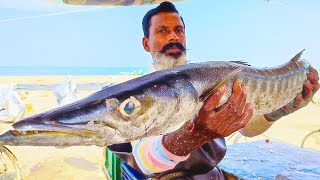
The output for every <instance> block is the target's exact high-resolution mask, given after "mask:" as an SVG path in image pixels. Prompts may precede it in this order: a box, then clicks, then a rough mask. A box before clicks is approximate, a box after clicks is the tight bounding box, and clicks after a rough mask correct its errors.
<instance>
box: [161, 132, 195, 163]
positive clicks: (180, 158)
mask: <svg viewBox="0 0 320 180" xmlns="http://www.w3.org/2000/svg"><path fill="white" fill-rule="evenodd" d="M163 138H164V136H162V137H161V142H160V145H161V149H162V151H163V153H164V154H165V155H166V156H167V157H168V159H170V160H173V161H178V162H180V161H185V160H187V159H188V158H189V156H190V154H188V155H186V156H178V155H175V154H173V153H171V152H169V151H168V150H167V149H166V148H165V147H164V145H163Z"/></svg>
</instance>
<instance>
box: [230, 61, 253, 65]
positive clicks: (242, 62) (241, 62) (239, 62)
mask: <svg viewBox="0 0 320 180" xmlns="http://www.w3.org/2000/svg"><path fill="white" fill-rule="evenodd" d="M230 62H233V63H237V64H241V65H245V66H251V64H249V63H248V62H245V61H230Z"/></svg>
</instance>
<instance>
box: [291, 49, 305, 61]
mask: <svg viewBox="0 0 320 180" xmlns="http://www.w3.org/2000/svg"><path fill="white" fill-rule="evenodd" d="M304 50H305V49H303V50H302V51H301V52H299V53H298V54H297V55H295V56H294V57H293V58H292V59H291V60H290V61H293V62H296V61H299V60H300V57H301V55H302V53H303V51H304Z"/></svg>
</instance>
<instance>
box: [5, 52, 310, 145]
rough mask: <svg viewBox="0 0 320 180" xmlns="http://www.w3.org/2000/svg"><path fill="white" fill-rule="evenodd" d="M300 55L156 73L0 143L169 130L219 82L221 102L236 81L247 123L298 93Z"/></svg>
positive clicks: (21, 127) (37, 119)
mask: <svg viewBox="0 0 320 180" xmlns="http://www.w3.org/2000/svg"><path fill="white" fill-rule="evenodd" d="M301 54H302V52H300V53H299V54H297V55H296V56H295V57H294V58H293V59H292V60H291V61H289V62H288V63H286V64H283V65H281V66H277V67H275V68H264V69H259V68H255V67H252V66H248V65H245V64H243V63H236V62H226V61H212V62H203V63H191V64H187V65H182V66H178V67H173V68H169V69H166V70H161V71H156V72H153V73H151V74H148V75H145V76H141V77H138V78H135V79H132V80H129V81H126V82H123V83H120V84H116V85H113V86H110V87H106V88H104V89H102V90H100V91H98V92H96V93H94V94H92V95H90V96H88V97H86V98H84V99H81V100H78V101H76V102H73V103H71V104H67V105H64V106H60V107H58V108H55V109H52V110H49V111H46V112H43V113H40V114H37V115H33V116H31V117H27V118H25V119H23V120H20V121H18V122H16V123H14V124H13V125H12V127H13V128H14V130H9V131H6V132H5V133H3V134H2V135H0V145H21V146H23V145H29V146H30V145H31V146H62V147H64V146H84V145H96V146H106V145H110V144H117V143H123V142H129V141H133V140H137V139H140V138H143V137H146V136H152V135H160V134H166V133H170V132H173V131H175V130H177V129H179V128H180V127H181V126H182V125H183V124H184V123H185V122H187V121H189V120H190V119H193V118H194V117H195V116H196V115H197V113H198V111H199V109H200V108H201V107H202V105H203V102H204V100H205V99H206V98H207V97H208V96H209V95H210V93H212V92H213V91H212V90H214V89H217V88H218V87H219V86H221V85H223V84H225V85H226V93H225V94H224V96H223V97H222V99H221V101H220V105H221V104H224V103H225V102H226V101H227V100H228V98H229V97H230V95H231V91H232V84H233V82H234V81H235V80H236V79H237V80H238V81H239V83H240V84H241V85H243V86H245V87H246V89H247V101H248V102H250V103H251V104H252V105H253V118H252V119H251V120H250V121H249V123H248V125H250V123H253V124H254V123H255V122H254V121H255V120H257V119H259V118H255V117H256V116H261V115H263V114H267V113H270V112H272V111H274V110H275V109H278V108H280V107H283V106H284V105H286V104H288V103H289V102H291V101H292V100H293V99H294V98H295V97H296V96H297V95H298V94H300V93H301V92H302V87H303V84H304V82H305V81H306V79H307V73H308V72H309V71H311V70H313V68H312V67H311V65H310V64H308V63H307V62H305V61H303V60H300V56H301ZM248 125H247V126H248ZM247 126H246V128H247ZM244 129H245V128H244ZM240 132H241V133H242V134H244V135H246V136H250V134H249V135H248V134H246V132H245V131H240Z"/></svg>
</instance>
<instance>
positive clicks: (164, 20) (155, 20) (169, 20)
mask: <svg viewBox="0 0 320 180" xmlns="http://www.w3.org/2000/svg"><path fill="white" fill-rule="evenodd" d="M163 26H166V27H168V26H183V23H182V21H181V18H180V16H179V15H178V14H177V13H175V12H160V13H158V14H155V15H154V16H152V17H151V20H150V27H153V28H157V27H163Z"/></svg>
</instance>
